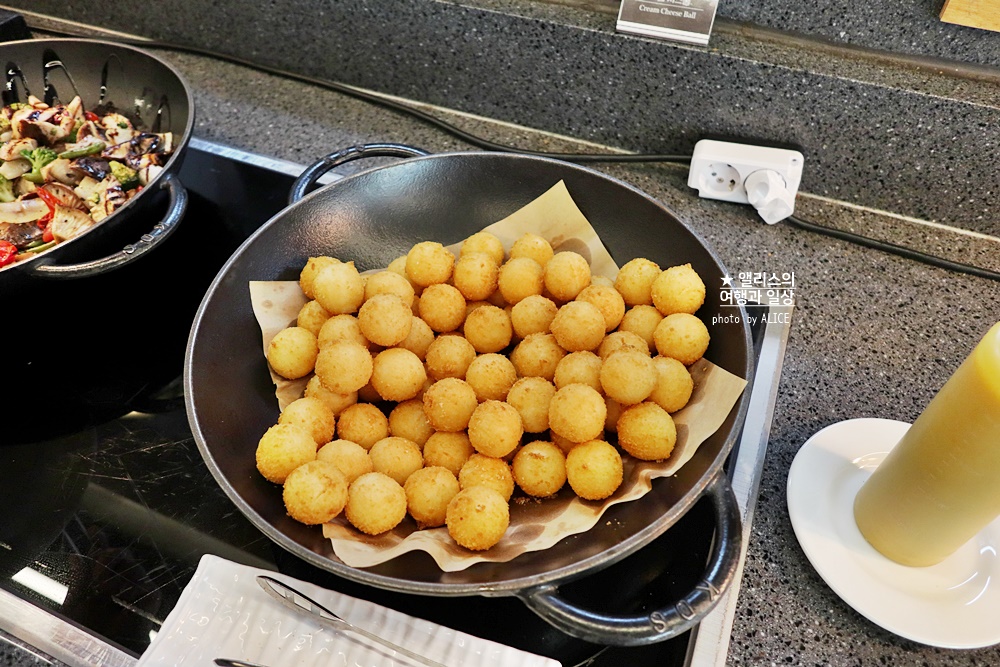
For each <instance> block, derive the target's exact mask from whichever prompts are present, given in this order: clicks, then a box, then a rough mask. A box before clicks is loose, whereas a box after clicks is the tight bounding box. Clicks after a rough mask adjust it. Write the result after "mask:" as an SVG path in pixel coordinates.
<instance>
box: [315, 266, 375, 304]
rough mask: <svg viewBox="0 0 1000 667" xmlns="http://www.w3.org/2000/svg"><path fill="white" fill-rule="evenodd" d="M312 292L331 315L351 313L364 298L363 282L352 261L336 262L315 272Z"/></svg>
mask: <svg viewBox="0 0 1000 667" xmlns="http://www.w3.org/2000/svg"><path fill="white" fill-rule="evenodd" d="M313 293H314V294H315V296H316V300H317V301H319V303H320V305H321V306H323V307H324V308H326V310H327V312H329V313H330V314H331V315H340V314H342V313H353V312H354V311H356V310H357V309H358V308H360V307H361V304H362V303H363V302H364V300H365V283H364V281H363V280H362V279H361V274H359V273H358V270H357V269H356V268H354V262H338V263H336V264H330V265H327V266H324V267H323V268H321V269H320V270H319V271H318V272H317V273H316V277H315V278H314V279H313Z"/></svg>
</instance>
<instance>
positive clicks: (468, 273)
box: [452, 246, 500, 301]
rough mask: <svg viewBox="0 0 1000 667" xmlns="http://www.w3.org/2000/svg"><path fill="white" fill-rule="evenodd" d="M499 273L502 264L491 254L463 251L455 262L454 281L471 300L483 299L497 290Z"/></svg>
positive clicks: (459, 289) (463, 294) (460, 290)
mask: <svg viewBox="0 0 1000 667" xmlns="http://www.w3.org/2000/svg"><path fill="white" fill-rule="evenodd" d="M463 247H464V246H463ZM499 275H500V265H499V264H497V263H496V261H495V260H494V259H493V257H491V256H490V255H488V254H486V253H485V252H472V253H465V252H463V253H462V256H461V257H459V259H458V261H457V262H455V273H454V275H453V276H452V282H454V283H455V287H456V288H458V291H459V292H461V293H462V296H464V297H465V298H466V299H468V300H469V301H481V300H483V299H486V298H488V297H489V296H490V295H491V294H493V292H495V291H496V289H497V279H498V278H499Z"/></svg>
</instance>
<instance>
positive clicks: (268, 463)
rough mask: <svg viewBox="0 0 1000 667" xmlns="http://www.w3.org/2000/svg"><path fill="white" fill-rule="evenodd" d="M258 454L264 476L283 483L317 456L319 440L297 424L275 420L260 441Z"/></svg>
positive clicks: (260, 469) (258, 466)
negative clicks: (317, 442)
mask: <svg viewBox="0 0 1000 667" xmlns="http://www.w3.org/2000/svg"><path fill="white" fill-rule="evenodd" d="M256 458H257V470H258V471H260V474H261V475H263V476H264V479H266V480H268V481H269V482H274V483H275V484H284V482H285V478H286V477H288V475H289V473H291V472H292V471H293V470H295V469H296V468H298V467H299V466H300V465H302V464H304V463H308V462H309V461H312V460H314V459H315V458H316V441H315V440H313V437H312V435H310V434H309V431H307V430H305V429H304V428H302V427H301V426H298V425H297V424H275V425H274V426H272V427H271V428H269V429H267V431H266V432H265V433H264V435H263V436H262V437H261V439H260V441H259V442H258V443H257V452H256Z"/></svg>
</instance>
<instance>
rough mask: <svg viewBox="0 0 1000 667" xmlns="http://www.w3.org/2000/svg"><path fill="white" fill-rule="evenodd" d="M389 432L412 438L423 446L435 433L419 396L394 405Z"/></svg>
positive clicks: (390, 415) (408, 438)
mask: <svg viewBox="0 0 1000 667" xmlns="http://www.w3.org/2000/svg"><path fill="white" fill-rule="evenodd" d="M389 433H390V434H391V435H395V436H399V437H401V438H406V439H407V440H412V441H413V442H415V443H417V444H418V445H420V446H421V447H423V446H424V443H425V442H427V439H428V438H430V437H431V434H432V433H434V428H433V427H432V426H431V423H430V422H429V421H428V420H427V414H426V413H425V412H424V402H423V401H422V400H421V399H419V398H412V399H410V400H408V401H403V402H402V403H400V404H399V405H397V406H396V407H394V408H393V409H392V412H390V413H389Z"/></svg>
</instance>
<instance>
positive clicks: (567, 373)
mask: <svg viewBox="0 0 1000 667" xmlns="http://www.w3.org/2000/svg"><path fill="white" fill-rule="evenodd" d="M552 381H553V382H554V383H555V385H556V389H562V388H563V387H565V386H566V385H568V384H585V385H587V386H588V387H593V388H594V389H596V390H597V391H604V389H603V388H602V387H601V358H600V357H599V356H597V355H596V354H594V353H593V352H588V351H586V350H583V351H580V352H572V353H570V354H567V355H566V356H565V357H563V358H562V359H561V360H560V361H559V364H558V365H557V366H556V374H555V376H554V377H553V378H552Z"/></svg>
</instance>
